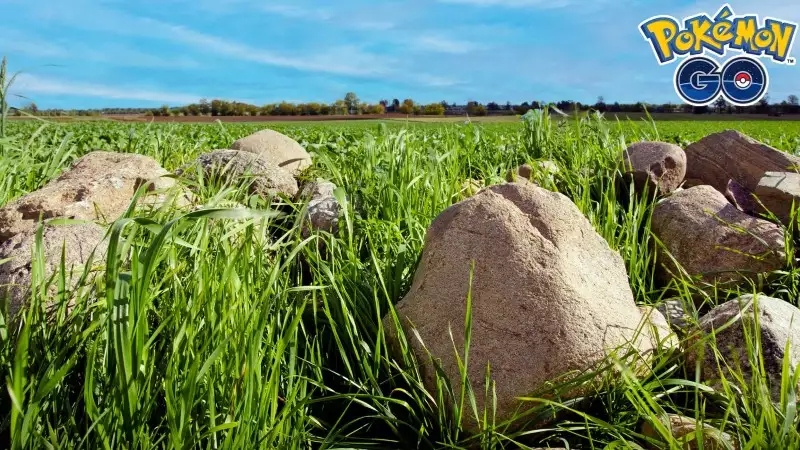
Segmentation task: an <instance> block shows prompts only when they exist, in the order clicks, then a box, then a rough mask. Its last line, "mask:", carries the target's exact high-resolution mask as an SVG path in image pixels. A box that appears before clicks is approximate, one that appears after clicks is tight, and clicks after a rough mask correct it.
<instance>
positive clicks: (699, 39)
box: [689, 17, 724, 53]
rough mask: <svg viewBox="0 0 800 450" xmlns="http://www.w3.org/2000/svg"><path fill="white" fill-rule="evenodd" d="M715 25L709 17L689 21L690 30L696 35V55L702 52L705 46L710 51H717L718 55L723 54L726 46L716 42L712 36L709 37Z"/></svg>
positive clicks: (694, 37)
mask: <svg viewBox="0 0 800 450" xmlns="http://www.w3.org/2000/svg"><path fill="white" fill-rule="evenodd" d="M713 25H714V24H713V23H712V22H711V21H710V20H709V19H708V18H707V17H703V18H700V19H692V20H690V21H689V28H690V29H691V30H692V33H693V34H694V36H693V39H694V52H695V53H700V52H702V51H703V47H704V46H705V47H708V48H709V49H712V50H716V51H717V53H722V49H723V48H724V45H722V44H721V43H719V42H717V41H715V40H714V39H713V38H712V37H711V35H709V31H711V27H712V26H713Z"/></svg>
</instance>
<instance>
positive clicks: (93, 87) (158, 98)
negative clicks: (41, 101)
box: [11, 73, 201, 104]
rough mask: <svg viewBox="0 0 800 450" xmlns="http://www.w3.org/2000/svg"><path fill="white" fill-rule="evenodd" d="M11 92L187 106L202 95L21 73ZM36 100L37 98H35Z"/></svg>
mask: <svg viewBox="0 0 800 450" xmlns="http://www.w3.org/2000/svg"><path fill="white" fill-rule="evenodd" d="M11 90H12V92H13V93H15V94H17V95H22V96H25V97H28V98H33V97H35V96H34V95H33V94H56V95H68V96H74V97H99V98H107V99H124V100H141V101H148V102H165V103H173V104H186V103H192V102H196V101H197V100H198V99H200V98H201V96H199V95H191V94H184V93H177V92H162V91H154V90H148V89H140V88H136V87H132V86H104V85H99V84H94V83H92V84H88V83H81V82H74V81H69V80H59V79H53V78H43V77H39V76H36V75H30V74H25V73H22V74H20V75H19V76H18V77H17V79H16V81H15V83H14V85H13V86H12V89H11ZM33 99H34V100H35V98H33Z"/></svg>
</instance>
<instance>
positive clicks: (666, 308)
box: [656, 298, 692, 333]
mask: <svg viewBox="0 0 800 450" xmlns="http://www.w3.org/2000/svg"><path fill="white" fill-rule="evenodd" d="M656 309H658V311H660V312H661V314H663V315H664V317H665V318H666V320H667V323H668V324H669V326H670V327H671V328H672V329H673V330H675V331H677V332H679V333H685V332H686V331H687V329H688V328H689V327H690V326H691V324H692V316H691V315H690V314H689V313H688V312H687V311H686V305H685V304H684V301H683V300H682V299H680V298H672V299H668V300H665V301H664V302H663V303H661V304H659V305H658V306H656Z"/></svg>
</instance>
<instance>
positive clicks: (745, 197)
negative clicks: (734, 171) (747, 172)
mask: <svg viewBox="0 0 800 450" xmlns="http://www.w3.org/2000/svg"><path fill="white" fill-rule="evenodd" d="M725 198H727V199H728V201H729V202H731V204H732V205H733V206H735V207H737V208H738V209H739V211H742V212H744V213H746V214H752V213H753V212H755V211H756V202H755V201H754V200H753V194H752V193H751V192H750V191H748V190H747V189H745V188H744V186H742V185H741V184H739V183H737V182H736V180H728V186H727V187H726V188H725Z"/></svg>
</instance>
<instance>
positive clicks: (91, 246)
mask: <svg viewBox="0 0 800 450" xmlns="http://www.w3.org/2000/svg"><path fill="white" fill-rule="evenodd" d="M105 233H106V230H105V228H103V227H100V226H98V225H95V224H74V225H45V226H44V230H43V235H42V242H43V249H44V261H45V272H44V277H45V279H48V278H49V277H50V276H51V275H53V274H56V273H57V272H58V271H60V267H61V252H62V247H63V248H65V261H66V267H65V268H66V270H67V274H70V272H72V273H71V276H70V275H68V277H67V278H68V283H69V285H70V288H72V287H74V284H75V283H76V282H77V281H78V280H79V278H80V276H81V275H82V274H83V270H84V267H85V265H86V263H87V262H89V258H90V256H91V255H92V252H93V251H94V257H93V259H92V261H94V264H102V263H103V261H104V259H105V252H106V246H105V245H98V244H100V243H101V242H102V241H103V237H104V236H105ZM35 244H36V229H35V228H33V229H30V230H27V231H24V232H21V233H18V234H16V235H15V236H13V237H12V238H11V239H9V240H7V241H5V242H4V243H3V244H2V245H0V259H6V258H10V261H8V262H6V263H4V264H0V298H3V297H4V298H5V299H6V301H8V309H9V314H10V315H11V316H12V317H13V316H14V315H16V313H17V311H19V309H20V307H21V306H22V305H24V304H25V303H26V302H27V301H28V298H29V297H28V296H29V295H30V287H31V270H32V268H31V260H32V256H33V251H34V249H35ZM95 248H96V250H95ZM56 276H58V275H56ZM56 284H57V283H53V284H52V285H51V286H50V293H51V294H53V295H54V294H56V293H57V292H56Z"/></svg>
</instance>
